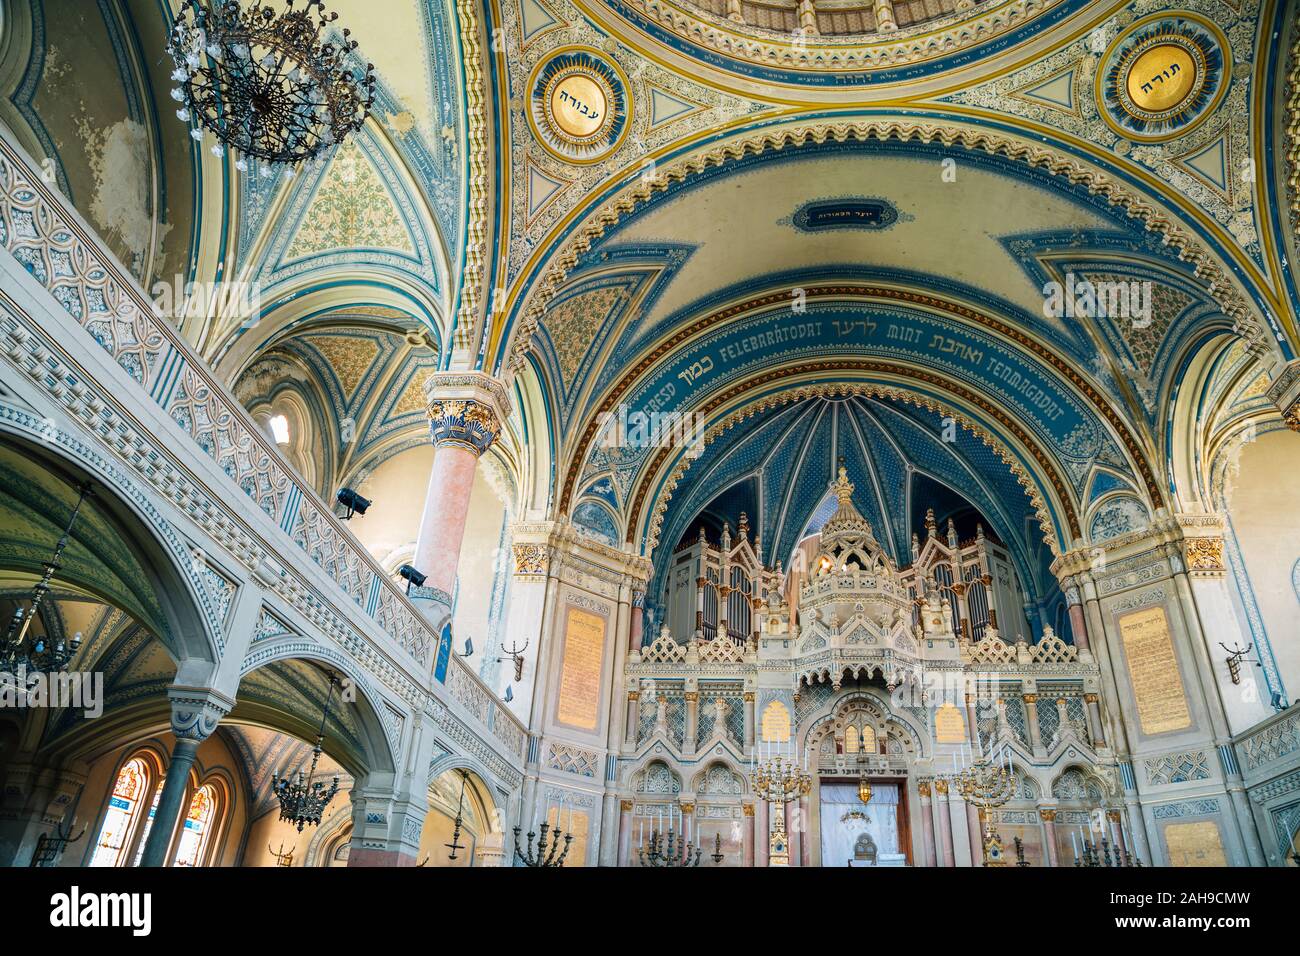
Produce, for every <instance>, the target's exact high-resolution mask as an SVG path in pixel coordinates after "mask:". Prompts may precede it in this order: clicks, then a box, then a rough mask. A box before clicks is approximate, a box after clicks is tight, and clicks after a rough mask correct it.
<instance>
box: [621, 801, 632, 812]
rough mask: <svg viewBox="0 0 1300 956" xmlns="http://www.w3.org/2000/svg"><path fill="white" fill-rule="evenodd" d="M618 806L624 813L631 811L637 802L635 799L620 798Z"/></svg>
mask: <svg viewBox="0 0 1300 956" xmlns="http://www.w3.org/2000/svg"><path fill="white" fill-rule="evenodd" d="M618 806H619V809H620V810H622V811H623V812H624V813H631V812H632V808H633V807H634V806H636V802H635V801H633V800H620V801H619V802H618Z"/></svg>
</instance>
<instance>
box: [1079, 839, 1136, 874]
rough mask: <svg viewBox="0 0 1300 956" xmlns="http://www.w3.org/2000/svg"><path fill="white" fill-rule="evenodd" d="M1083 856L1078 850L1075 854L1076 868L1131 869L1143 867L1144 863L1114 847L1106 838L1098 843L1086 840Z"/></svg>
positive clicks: (1121, 848) (1122, 849) (1126, 851)
mask: <svg viewBox="0 0 1300 956" xmlns="http://www.w3.org/2000/svg"><path fill="white" fill-rule="evenodd" d="M1082 842H1083V854H1082V855H1080V854H1079V852H1078V851H1077V850H1076V851H1075V854H1074V865H1075V866H1087V867H1101V866H1109V867H1130V866H1134V867H1136V866H1141V865H1142V861H1141V860H1137V859H1135V858H1134V857H1133V856H1131V855H1130V854H1129V852H1128V850H1126V849H1125V848H1124V847H1122V846H1116V847H1112V846H1111V844H1110V841H1109V840H1107V839H1106V837H1105V836H1103V837H1102V838H1101V841H1100V842H1098V843H1093V842H1092V841H1091V840H1084V841H1082Z"/></svg>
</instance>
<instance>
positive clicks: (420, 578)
mask: <svg viewBox="0 0 1300 956" xmlns="http://www.w3.org/2000/svg"><path fill="white" fill-rule="evenodd" d="M397 573H398V574H400V575H401V576H402V577H404V578H405V579H406V593H407V594H410V593H411V585H415V586H416V587H417V588H422V587H424V575H423V574H421V573H420V572H419V571H418V570H417V569H416V568H414V567H412V566H411V565H409V564H404V565H402V566H401V567H400V568H398V569H397Z"/></svg>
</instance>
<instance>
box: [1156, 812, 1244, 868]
mask: <svg viewBox="0 0 1300 956" xmlns="http://www.w3.org/2000/svg"><path fill="white" fill-rule="evenodd" d="M1165 846H1166V847H1167V848H1168V850H1169V865H1170V866H1227V865H1228V860H1227V857H1226V856H1224V853H1223V838H1222V837H1221V836H1219V827H1218V825H1217V824H1216V823H1214V822H1213V821H1211V820H1201V821H1200V822H1198V823H1170V824H1169V825H1167V826H1166V827H1165Z"/></svg>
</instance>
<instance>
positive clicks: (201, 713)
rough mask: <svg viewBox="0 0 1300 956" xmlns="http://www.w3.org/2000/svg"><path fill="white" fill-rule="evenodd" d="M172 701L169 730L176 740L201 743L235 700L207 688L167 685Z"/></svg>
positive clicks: (228, 711) (210, 734)
mask: <svg viewBox="0 0 1300 956" xmlns="http://www.w3.org/2000/svg"><path fill="white" fill-rule="evenodd" d="M167 699H168V700H169V701H170V702H171V707H172V714H171V731H172V733H173V734H175V736H176V738H177V739H178V740H192V741H195V742H196V743H202V742H203V741H205V740H207V739H208V738H209V737H211V736H212V732H213V731H215V730H216V729H217V725H218V724H220V723H221V719H222V718H223V717H225V716H226V714H228V713H230V711H231V710H233V709H234V706H235V702H234V701H233V700H231V699H230V698H229V697H226V696H225V695H224V694H220V693H218V692H217V691H215V690H212V689H211V688H208V687H183V686H177V685H172V686H171V687H169V688H167Z"/></svg>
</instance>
